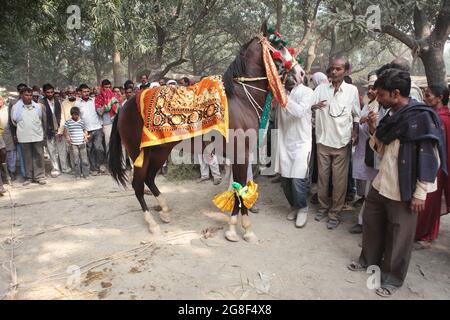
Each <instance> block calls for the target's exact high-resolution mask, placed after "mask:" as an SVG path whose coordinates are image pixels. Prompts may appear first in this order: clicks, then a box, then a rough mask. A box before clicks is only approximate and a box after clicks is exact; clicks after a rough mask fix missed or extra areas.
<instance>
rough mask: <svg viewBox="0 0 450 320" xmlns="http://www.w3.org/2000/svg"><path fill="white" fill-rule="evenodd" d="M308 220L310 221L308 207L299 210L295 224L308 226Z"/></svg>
mask: <svg viewBox="0 0 450 320" xmlns="http://www.w3.org/2000/svg"><path fill="white" fill-rule="evenodd" d="M307 222H308V208H303V209H300V210H298V213H297V220H296V221H295V226H296V227H297V228H303V227H304V226H306V223H307Z"/></svg>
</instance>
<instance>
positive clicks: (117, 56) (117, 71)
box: [113, 50, 123, 86]
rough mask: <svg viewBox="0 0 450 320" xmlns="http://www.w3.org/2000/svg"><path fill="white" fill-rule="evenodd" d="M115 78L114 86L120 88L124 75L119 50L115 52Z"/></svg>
mask: <svg viewBox="0 0 450 320" xmlns="http://www.w3.org/2000/svg"><path fill="white" fill-rule="evenodd" d="M113 76H114V85H115V86H120V85H121V84H122V83H123V75H122V64H121V61H120V52H119V51H118V50H114V52H113Z"/></svg>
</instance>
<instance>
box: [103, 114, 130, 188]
mask: <svg viewBox="0 0 450 320" xmlns="http://www.w3.org/2000/svg"><path fill="white" fill-rule="evenodd" d="M118 122H119V115H117V116H116V117H115V119H114V121H113V127H112V130H111V139H110V140H109V153H108V158H109V159H108V165H109V171H110V172H111V175H112V177H113V178H114V180H116V181H117V183H120V184H121V185H122V186H124V187H126V186H127V181H128V177H127V174H126V168H124V166H123V162H124V159H123V153H122V139H121V138H120V134H119V130H118V129H117V125H118Z"/></svg>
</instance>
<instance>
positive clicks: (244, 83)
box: [233, 35, 297, 122]
mask: <svg viewBox="0 0 450 320" xmlns="http://www.w3.org/2000/svg"><path fill="white" fill-rule="evenodd" d="M256 37H257V38H258V39H259V43H262V42H265V45H266V46H267V47H268V48H269V50H270V51H271V52H275V51H277V50H276V49H275V48H274V47H273V46H272V45H271V44H270V43H269V42H268V41H267V39H266V38H265V37H264V36H263V35H257V36H256ZM242 57H243V58H245V59H247V57H246V56H242ZM252 63H253V62H252ZM296 63H297V61H295V60H294V64H293V66H295V64H296ZM258 66H259V65H258ZM288 75H289V73H286V75H285V77H284V79H282V83H283V85H284V84H285V83H286V80H287V77H288ZM281 77H282V76H280V78H281ZM233 80H234V81H236V83H237V84H240V85H241V86H242V88H243V89H244V93H245V95H246V96H247V99H248V101H249V102H250V104H251V106H252V107H253V109H255V112H256V115H257V116H258V120H259V121H260V122H261V116H260V115H259V112H258V110H260V111H261V113H262V112H263V111H264V110H263V107H262V106H260V105H259V103H258V102H257V101H256V100H255V98H254V97H253V96H252V94H251V93H250V92H249V90H248V88H251V89H254V90H258V91H260V92H264V93H267V90H264V89H261V88H258V87H255V86H252V85H249V84H247V82H256V81H262V80H268V77H267V76H266V77H253V78H250V77H238V78H234V79H233Z"/></svg>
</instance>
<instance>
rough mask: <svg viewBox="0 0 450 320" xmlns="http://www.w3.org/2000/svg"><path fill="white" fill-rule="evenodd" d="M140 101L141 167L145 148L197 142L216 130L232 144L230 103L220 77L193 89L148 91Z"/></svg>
mask: <svg viewBox="0 0 450 320" xmlns="http://www.w3.org/2000/svg"><path fill="white" fill-rule="evenodd" d="M136 99H137V104H138V106H139V109H140V112H141V116H142V119H143V120H144V128H143V131H142V138H141V146H140V147H141V154H140V156H139V158H138V159H137V160H136V161H135V165H136V166H137V167H141V166H142V164H143V160H144V152H143V148H145V147H151V146H156V145H161V144H165V143H169V142H176V141H181V140H185V139H189V138H193V137H196V136H199V135H203V134H207V133H209V132H210V131H212V130H217V131H218V132H220V133H221V134H222V135H223V136H224V137H225V139H226V140H228V130H229V123H228V100H227V97H226V94H225V88H224V86H223V82H222V77H220V76H212V77H206V78H203V79H202V80H201V81H200V82H199V83H197V84H195V85H193V86H190V87H174V86H162V87H156V88H152V89H146V90H144V91H142V92H141V93H140V94H139V95H138V96H137V97H136Z"/></svg>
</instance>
